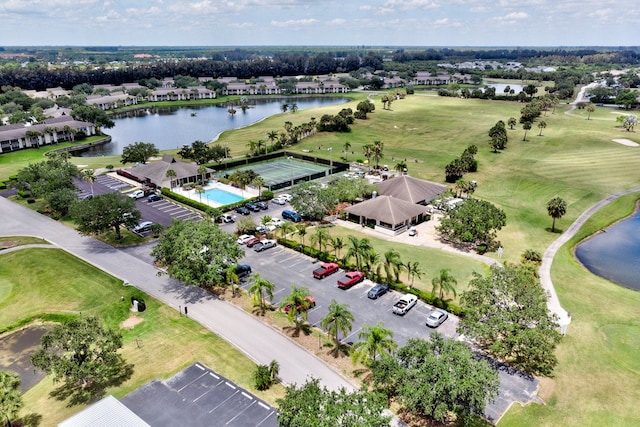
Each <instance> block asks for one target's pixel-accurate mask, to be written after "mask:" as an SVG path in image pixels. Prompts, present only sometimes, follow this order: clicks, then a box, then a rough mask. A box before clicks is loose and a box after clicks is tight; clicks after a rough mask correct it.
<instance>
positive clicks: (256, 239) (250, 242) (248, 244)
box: [245, 237, 262, 248]
mask: <svg viewBox="0 0 640 427" xmlns="http://www.w3.org/2000/svg"><path fill="white" fill-rule="evenodd" d="M260 242H262V239H261V238H259V237H254V238H253V239H249V240H247V241H246V242H245V246H246V247H248V248H252V247H253V246H255V244H256V243H260Z"/></svg>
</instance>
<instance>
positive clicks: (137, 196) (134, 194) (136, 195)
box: [129, 190, 144, 199]
mask: <svg viewBox="0 0 640 427" xmlns="http://www.w3.org/2000/svg"><path fill="white" fill-rule="evenodd" d="M129 197H131V198H132V199H142V198H143V197H144V191H142V190H136V191H134V192H132V193H129Z"/></svg>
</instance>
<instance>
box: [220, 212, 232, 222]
mask: <svg viewBox="0 0 640 427" xmlns="http://www.w3.org/2000/svg"><path fill="white" fill-rule="evenodd" d="M235 220H236V216H235V215H231V214H222V216H221V217H220V221H222V222H225V223H229V222H234V221H235Z"/></svg>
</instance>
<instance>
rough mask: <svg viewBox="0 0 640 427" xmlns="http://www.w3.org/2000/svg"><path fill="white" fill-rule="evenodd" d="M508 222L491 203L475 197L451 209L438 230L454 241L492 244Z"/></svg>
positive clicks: (441, 221) (501, 212)
mask: <svg viewBox="0 0 640 427" xmlns="http://www.w3.org/2000/svg"><path fill="white" fill-rule="evenodd" d="M506 223H507V216H506V215H505V213H504V212H503V211H502V210H501V209H498V208H497V207H495V206H494V205H492V204H491V203H489V202H487V201H484V200H478V199H475V198H469V199H466V200H465V201H464V202H463V203H460V204H459V205H458V206H456V207H455V208H453V209H449V210H448V211H447V212H446V213H445V216H444V217H443V218H442V219H441V220H440V225H439V226H437V227H436V230H437V231H438V232H440V233H442V234H444V235H445V236H447V238H449V239H451V240H453V241H454V242H458V243H462V244H470V245H477V244H486V245H488V246H491V245H492V244H493V243H494V242H495V239H496V232H497V231H498V230H500V229H501V228H502V227H504V226H505V225H506Z"/></svg>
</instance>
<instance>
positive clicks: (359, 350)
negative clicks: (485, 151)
mask: <svg viewBox="0 0 640 427" xmlns="http://www.w3.org/2000/svg"><path fill="white" fill-rule="evenodd" d="M358 338H359V339H360V341H358V342H356V343H355V344H354V345H353V352H352V353H351V358H352V360H353V362H354V363H356V362H362V363H363V364H364V365H369V364H370V363H371V362H373V361H374V360H376V359H377V358H378V356H379V355H383V354H386V355H391V354H393V352H394V351H395V349H396V347H398V344H397V343H396V342H395V341H394V340H393V331H391V329H387V328H385V327H383V326H382V322H378V324H376V325H375V326H371V325H367V324H364V325H362V329H361V330H360V332H359V333H358Z"/></svg>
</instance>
